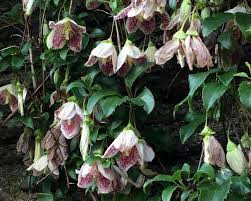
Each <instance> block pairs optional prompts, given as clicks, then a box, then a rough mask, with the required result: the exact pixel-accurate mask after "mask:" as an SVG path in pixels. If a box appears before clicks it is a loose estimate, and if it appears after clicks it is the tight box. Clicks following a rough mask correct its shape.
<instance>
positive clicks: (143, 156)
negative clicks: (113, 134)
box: [103, 130, 155, 171]
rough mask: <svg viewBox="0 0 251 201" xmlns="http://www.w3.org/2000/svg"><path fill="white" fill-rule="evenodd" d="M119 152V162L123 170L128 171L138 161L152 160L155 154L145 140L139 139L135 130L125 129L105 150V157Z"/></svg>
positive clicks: (141, 162) (141, 163) (140, 162)
mask: <svg viewBox="0 0 251 201" xmlns="http://www.w3.org/2000/svg"><path fill="white" fill-rule="evenodd" d="M118 153H120V154H119V157H118V159H117V163H118V165H119V167H120V168H121V169H122V170H123V171H127V170H128V169H129V168H130V167H132V166H134V165H135V164H136V163H137V162H139V164H140V165H143V163H144V162H151V161H152V160H153V158H154V156H155V154H154V152H153V150H152V148H151V147H149V146H148V145H147V144H146V142H145V141H139V139H138V137H137V136H136V135H135V133H134V131H133V130H123V131H122V132H121V133H120V134H119V135H118V137H117V138H116V139H115V140H114V141H113V142H112V144H111V145H110V146H109V147H108V148H107V150H106V151H105V153H104V155H103V158H111V157H113V156H115V155H116V154H118Z"/></svg>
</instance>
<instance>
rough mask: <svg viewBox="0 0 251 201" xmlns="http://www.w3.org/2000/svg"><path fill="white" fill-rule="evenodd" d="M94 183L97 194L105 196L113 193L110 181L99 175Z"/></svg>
mask: <svg viewBox="0 0 251 201" xmlns="http://www.w3.org/2000/svg"><path fill="white" fill-rule="evenodd" d="M96 183H97V187H98V193H99V194H107V193H110V192H112V191H113V184H112V181H111V180H109V179H107V178H105V177H104V176H103V175H102V174H101V173H99V175H98V177H97V181H96Z"/></svg>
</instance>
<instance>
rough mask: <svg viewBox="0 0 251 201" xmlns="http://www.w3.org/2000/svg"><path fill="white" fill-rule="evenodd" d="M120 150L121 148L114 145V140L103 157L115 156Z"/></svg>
mask: <svg viewBox="0 0 251 201" xmlns="http://www.w3.org/2000/svg"><path fill="white" fill-rule="evenodd" d="M118 152H119V150H118V149H116V148H115V147H114V142H113V143H112V144H111V145H110V146H109V147H108V148H107V150H106V151H105V153H104V155H103V158H111V157H113V156H115V155H116V154H117V153H118Z"/></svg>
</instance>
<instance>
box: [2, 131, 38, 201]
mask: <svg viewBox="0 0 251 201" xmlns="http://www.w3.org/2000/svg"><path fill="white" fill-rule="evenodd" d="M16 132H17V129H2V128H0V201H33V200H35V195H34V194H31V193H26V192H23V191H22V190H21V186H22V185H21V184H22V182H23V181H24V179H27V177H26V170H25V169H26V168H25V167H24V165H23V162H22V158H21V157H19V156H17V152H16Z"/></svg>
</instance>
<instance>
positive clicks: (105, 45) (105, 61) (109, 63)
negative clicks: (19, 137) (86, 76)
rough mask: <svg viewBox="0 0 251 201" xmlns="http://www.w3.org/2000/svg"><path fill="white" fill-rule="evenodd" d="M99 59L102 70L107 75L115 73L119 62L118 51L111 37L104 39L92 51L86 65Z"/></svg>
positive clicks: (90, 64) (92, 63)
mask: <svg viewBox="0 0 251 201" xmlns="http://www.w3.org/2000/svg"><path fill="white" fill-rule="evenodd" d="M97 61H98V62H99V68H100V70H101V71H102V72H103V73H104V74H105V75H108V76H111V75H113V74H114V73H115V70H116V64H117V51H116V48H115V47H114V45H113V43H112V40H111V39H108V40H104V41H102V42H101V43H99V45H98V46H97V47H95V48H94V49H93V50H92V51H91V54H90V56H89V59H88V61H87V62H86V63H85V66H88V67H89V66H92V65H94V64H95V63H96V62H97Z"/></svg>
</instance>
